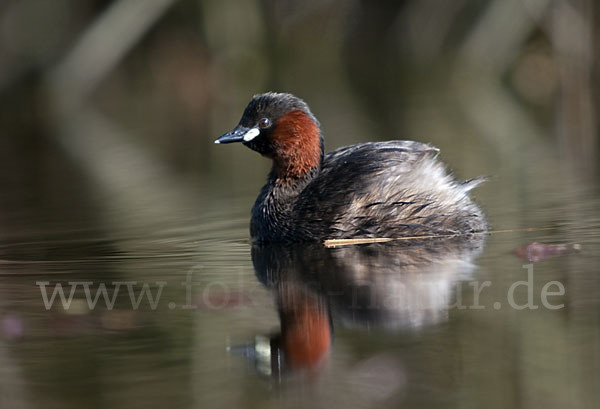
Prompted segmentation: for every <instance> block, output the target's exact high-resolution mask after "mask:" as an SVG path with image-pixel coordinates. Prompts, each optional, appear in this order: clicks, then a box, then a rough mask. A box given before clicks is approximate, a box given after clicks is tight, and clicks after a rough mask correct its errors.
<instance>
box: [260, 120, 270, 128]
mask: <svg viewBox="0 0 600 409" xmlns="http://www.w3.org/2000/svg"><path fill="white" fill-rule="evenodd" d="M258 126H259V127H260V128H261V129H265V128H268V127H270V126H271V120H270V119H269V118H263V119H261V120H260V121H258Z"/></svg>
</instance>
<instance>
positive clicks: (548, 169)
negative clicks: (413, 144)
mask: <svg viewBox="0 0 600 409" xmlns="http://www.w3.org/2000/svg"><path fill="white" fill-rule="evenodd" d="M238 148H240V149H242V148H241V147H238ZM11 149H12V152H13V153H14V152H18V153H19V155H21V156H18V155H17V156H13V155H11V154H10V153H11ZM19 149H20V148H19V147H18V146H17V147H15V145H10V144H9V145H7V146H6V149H4V150H3V153H4V154H5V159H6V160H5V161H4V165H3V166H4V169H3V170H4V171H5V173H3V175H4V176H3V177H4V184H5V187H6V189H5V190H4V191H5V194H3V197H2V202H1V203H2V219H1V221H0V226H1V229H0V230H1V234H0V274H1V275H0V322H1V327H0V403H1V405H0V407H2V408H5V407H6V408H17V407H19V408H37V407H44V408H67V407H73V408H81V407H89V408H92V407H98V408H100V407H110V408H118V407H124V408H136V407H140V408H141V407H144V408H153V407H156V408H163V407H178V408H200V407H212V408H220V407H256V408H259V407H260V408H265V407H267V408H268V407H313V408H331V407H352V408H355V407H356V408H362V407H378V408H379V407H399V406H407V407H427V408H431V407H483V406H485V407H489V408H492V407H493V408H495V407H497V408H506V407H523V408H535V407H546V408H552V407H556V408H564V407H569V408H592V407H595V406H596V404H597V401H598V398H599V395H598V390H597V377H598V374H599V373H600V353H599V351H600V348H599V346H600V320H599V317H600V315H599V311H600V308H599V307H600V276H599V275H598V265H599V261H600V258H599V256H598V254H600V251H599V250H600V218H599V216H598V205H599V204H600V201H599V195H598V191H597V187H596V186H594V185H592V184H589V183H585V182H583V181H582V179H581V178H578V177H577V176H576V175H573V174H571V173H570V172H569V171H565V170H564V169H561V168H560V167H557V166H555V165H554V162H553V161H552V160H551V159H548V158H546V159H545V160H542V159H539V158H541V157H543V156H544V155H543V154H542V153H543V152H540V151H537V150H535V149H532V150H530V151H529V152H525V153H522V154H521V155H520V156H518V157H517V158H516V159H513V161H514V162H513V165H514V164H516V165H514V166H513V165H511V166H506V167H496V168H495V169H496V170H497V172H496V173H495V174H494V178H493V179H492V181H491V182H489V183H488V184H487V185H486V186H483V187H481V188H480V189H478V191H477V192H475V194H474V195H475V197H476V198H477V200H478V201H479V203H481V205H482V207H483V208H484V209H485V212H486V213H487V214H488V216H489V219H490V222H491V224H492V226H493V228H494V229H510V228H525V227H539V228H543V229H541V230H538V231H532V232H513V233H499V234H493V235H490V236H488V237H486V238H483V237H482V238H478V239H473V240H470V241H456V242H447V241H441V242H436V241H433V242H419V243H411V244H402V245H395V246H383V245H376V246H354V247H344V248H338V249H324V248H323V247H320V246H317V247H300V246H297V247H294V248H277V247H267V248H259V247H255V248H252V246H251V244H250V243H249V241H248V232H247V224H248V212H249V208H250V206H251V204H252V202H253V200H254V196H255V194H256V192H257V191H258V189H259V187H260V183H261V182H262V179H263V177H264V175H262V173H263V172H262V169H261V171H260V172H258V171H256V172H255V173H256V174H257V176H256V177H255V176H253V175H252V174H250V175H249V176H246V177H245V182H244V186H243V187H240V188H236V187H235V186H234V185H235V183H234V182H231V181H228V179H227V178H228V176H227V175H225V176H222V175H221V177H222V178H223V180H221V181H219V182H218V183H216V182H215V181H214V180H213V181H210V178H211V175H210V174H209V175H207V176H206V177H205V178H204V179H202V180H189V179H185V178H183V179H178V180H179V181H180V182H181V180H184V182H181V183H180V184H179V185H176V184H170V185H169V188H168V189H167V188H164V189H162V188H161V189H159V188H158V187H157V186H161V185H160V181H159V180H158V179H156V178H153V179H152V183H149V184H147V185H143V186H141V187H140V186H137V190H136V189H134V187H131V186H120V187H118V188H114V189H113V190H110V189H107V188H106V186H108V185H109V183H108V182H110V181H109V180H108V181H107V180H104V181H102V180H99V179H98V178H96V177H94V176H93V175H91V174H89V173H86V172H82V171H81V170H80V169H81V168H79V167H78V166H79V165H77V164H75V163H73V162H71V160H70V159H69V158H68V157H67V156H64V155H63V154H62V153H60V150H58V149H56V148H55V147H46V148H44V149H42V150H40V151H35V152H37V153H36V155H38V156H37V157H36V158H32V157H28V156H27V155H25V157H26V158H29V159H31V160H28V161H25V162H21V161H19V160H15V159H14V157H19V158H22V157H23V156H22V154H23V150H19ZM234 149H235V148H234ZM235 154H236V155H242V154H248V155H252V153H250V152H245V151H240V152H235ZM447 156H449V157H450V158H452V157H456V155H455V154H453V153H452V152H450V154H449V155H447ZM447 156H445V155H442V157H443V158H446V157H447ZM11 157H12V158H13V159H11ZM532 158H536V160H535V161H534V160H530V159H532ZM34 159H35V160H34ZM454 165H455V167H454V169H455V170H456V171H457V173H459V174H464V172H463V170H462V169H461V168H460V167H459V166H460V163H459V161H457V163H454ZM236 166H242V167H243V166H244V165H243V164H236ZM248 166H251V165H248ZM515 172H520V176H519V177H515V175H514V173H515ZM515 180H518V181H520V182H521V183H520V184H519V185H518V186H515V183H514V181H515ZM181 186H183V189H181ZM6 192H8V194H7V193H6ZM533 241H537V242H542V243H547V244H560V243H566V244H579V245H580V246H581V251H580V252H568V253H567V254H562V255H559V256H554V257H549V258H547V259H545V260H542V261H539V262H537V263H534V264H532V267H531V268H532V270H531V276H528V270H527V268H526V267H524V265H527V264H530V263H529V262H528V261H526V260H522V259H519V258H517V257H516V256H515V255H514V254H513V253H512V251H513V250H514V249H515V248H516V247H519V246H521V245H524V244H527V243H530V242H533ZM528 280H529V283H527V285H525V284H524V283H521V285H517V286H516V287H515V288H514V289H513V290H512V291H511V287H513V286H515V283H517V282H519V281H521V282H523V281H524V282H527V281H528ZM552 281H555V282H558V283H560V286H559V284H556V283H555V284H553V285H552V286H551V287H549V288H546V291H547V292H560V291H559V287H562V288H564V294H562V295H547V296H546V301H547V303H548V305H550V307H553V308H556V309H550V308H547V307H545V306H544V305H543V304H542V292H543V289H544V287H545V286H546V285H547V284H548V283H549V282H552ZM486 283H487V284H486ZM58 284H61V286H62V288H63V289H64V291H65V296H66V297H67V298H68V296H69V292H70V291H71V288H73V285H74V288H75V289H74V290H73V299H72V301H71V304H70V306H69V308H64V307H63V305H62V304H61V301H60V298H58V296H57V298H56V299H55V300H54V303H53V306H52V307H50V308H48V309H47V308H46V305H45V301H44V297H43V293H44V291H47V296H48V297H50V296H51V295H52V291H54V290H55V289H56V286H57V285H58ZM86 285H87V286H88V291H89V294H90V295H91V296H92V297H93V296H95V295H96V291H98V289H99V288H100V287H102V286H103V285H104V286H105V287H106V289H107V294H108V295H109V297H108V298H109V300H107V299H105V298H103V297H102V296H100V298H99V299H98V300H97V303H96V305H95V306H94V308H90V307H89V302H88V301H87V299H86V290H85V286H86ZM144 285H146V286H147V290H149V291H150V293H151V295H152V296H153V298H152V300H149V299H148V297H147V294H145V295H144V296H143V298H141V299H138V297H140V294H141V292H142V291H143V288H144ZM475 288H480V291H479V292H478V293H477V294H476V291H475ZM44 289H45V290H44ZM159 290H160V291H161V292H160V294H159ZM529 291H531V296H532V298H531V300H528V296H529ZM113 294H116V295H115V298H114V300H113V299H112V296H113ZM511 294H512V295H511ZM159 295H160V296H159ZM509 297H512V302H513V303H514V304H515V305H516V306H517V307H519V306H524V305H526V304H527V303H528V302H530V303H531V304H530V306H531V305H535V306H537V307H538V308H537V309H531V308H529V307H527V308H525V309H522V310H521V309H517V308H514V307H511V306H510V302H509V301H510V300H509ZM46 302H50V300H49V299H47V300H46ZM107 302H114V304H113V305H112V308H109V307H108V304H107ZM137 303H139V305H137V306H136V304H137ZM153 303H154V304H153ZM282 328H283V333H282ZM303 348H304V350H303ZM311 348H312V349H311Z"/></svg>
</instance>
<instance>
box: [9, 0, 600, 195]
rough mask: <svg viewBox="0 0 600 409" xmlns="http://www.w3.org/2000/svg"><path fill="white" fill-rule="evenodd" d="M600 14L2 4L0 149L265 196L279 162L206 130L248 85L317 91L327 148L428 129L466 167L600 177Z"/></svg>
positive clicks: (430, 138)
mask: <svg viewBox="0 0 600 409" xmlns="http://www.w3.org/2000/svg"><path fill="white" fill-rule="evenodd" d="M599 10H600V7H598V6H596V5H595V3H594V2H593V1H592V0H571V1H562V0H557V1H553V0H496V1H494V0H489V1H486V0H471V1H467V0H455V1H444V2H440V1H436V0H418V1H417V0H404V1H360V0H350V1H348V0H344V1H342V0H319V1H317V0H308V1H303V2H296V1H289V0H283V1H282V0H278V1H275V0H230V1H228V2H226V3H223V2H221V1H217V0H114V1H108V0H3V1H2V3H1V4H0V61H1V63H0V130H1V132H2V141H0V148H1V149H0V150H1V153H0V159H1V160H2V161H3V162H4V164H5V166H6V165H7V164H11V169H12V170H11V173H13V174H14V175H15V176H14V177H12V178H8V179H9V182H11V181H12V183H13V185H21V186H22V185H23V184H26V185H27V184H29V185H35V184H36V183H38V182H35V183H34V182H32V181H39V179H40V178H45V177H48V174H51V173H52V170H51V169H53V168H54V167H56V166H62V165H59V164H57V162H62V161H63V160H65V161H69V163H71V162H73V163H75V164H76V166H77V167H78V168H80V167H82V168H83V169H85V174H91V175H92V177H93V178H95V180H100V181H101V183H102V184H103V185H104V186H106V187H108V189H109V191H111V190H110V189H117V190H112V191H113V192H114V193H118V192H122V191H123V189H125V190H126V188H127V187H129V186H132V185H138V184H140V183H142V182H144V183H146V182H148V181H149V180H150V181H151V183H152V184H153V185H155V188H156V189H157V190H161V186H160V180H161V177H159V175H162V176H164V175H167V174H168V175H169V176H168V178H167V179H165V180H164V182H165V183H164V186H170V185H172V182H173V177H174V178H175V179H176V180H187V181H189V180H191V181H192V184H200V185H204V186H208V187H210V186H222V185H223V182H226V183H227V186H228V187H229V188H231V189H232V191H233V192H236V191H237V190H242V191H246V190H249V189H251V190H252V191H255V190H256V187H257V186H258V185H259V184H260V183H261V182H262V180H263V179H264V175H265V172H266V170H267V169H268V167H269V164H268V163H267V161H265V160H264V159H262V158H260V157H258V156H257V155H252V154H250V153H248V152H246V151H245V150H243V149H235V148H223V147H218V146H213V144H212V141H213V140H214V139H215V138H216V137H217V136H218V135H220V134H221V133H223V132H225V131H226V130H228V129H229V128H231V127H232V126H233V125H235V124H236V123H237V121H238V119H239V116H240V115H241V112H242V109H243V108H244V106H245V104H246V102H247V101H248V100H249V98H250V97H251V95H252V94H254V93H258V92H264V91H267V90H278V91H288V92H293V93H296V94H297V95H299V96H301V97H303V98H304V99H305V100H306V101H307V102H308V103H309V105H310V106H311V107H312V109H313V111H314V112H315V114H316V115H317V117H318V118H319V119H320V120H321V122H322V126H323V130H324V133H325V137H326V148H327V149H328V150H331V149H333V148H335V147H338V146H342V145H345V144H349V143H355V142H359V141H366V140H377V139H382V140H383V139H416V140H420V141H424V142H431V143H433V144H435V145H437V146H439V147H440V148H441V149H442V152H443V156H444V158H445V160H446V161H447V162H448V163H450V164H454V166H456V167H458V168H459V172H458V173H459V176H460V177H465V178H466V177H470V176H474V175H477V174H488V173H492V174H494V173H497V172H498V171H499V169H507V168H510V167H511V166H512V167H514V166H515V164H516V163H523V160H524V158H525V161H527V160H531V161H538V160H546V161H549V163H553V162H556V163H557V168H559V169H560V171H561V172H567V173H569V172H573V175H574V177H575V178H577V179H586V180H589V181H594V182H595V181H596V179H597V175H598V167H597V157H598V152H599V147H598V130H597V125H596V117H597V113H598V105H597V104H596V103H595V100H596V99H597V93H596V89H598V88H597V87H596V86H595V84H596V79H597V76H598V66H597V64H596V53H597V49H598V47H597V43H598V42H597V41H596V40H597V38H598V31H597V29H596V28H597V24H596V22H597V21H598V20H599V18H600V12H599ZM532 147H535V152H537V153H536V154H530V153H524V152H531V148H532ZM48 152H50V153H48ZM16 175H21V176H16ZM28 175H29V176H28ZM174 175H175V176H174ZM206 175H209V177H205V176H206ZM513 176H514V179H513V180H509V181H508V182H507V183H508V184H511V185H512V186H513V187H515V192H517V191H518V188H517V187H516V186H518V184H519V183H520V179H521V178H522V174H520V173H516V172H515V173H514V175H513ZM42 184H49V185H58V184H60V183H59V181H57V180H54V181H50V182H49V183H43V182H42ZM10 186H11V185H10V184H9V185H6V186H5V190H6V189H10V188H11V187H10ZM64 188H68V187H64ZM53 189H55V188H53ZM56 189H60V188H56ZM515 194H516V193H515Z"/></svg>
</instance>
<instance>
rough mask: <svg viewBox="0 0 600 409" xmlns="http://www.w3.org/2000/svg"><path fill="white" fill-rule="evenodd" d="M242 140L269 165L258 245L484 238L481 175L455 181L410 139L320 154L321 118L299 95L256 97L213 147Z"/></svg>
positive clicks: (259, 207)
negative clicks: (477, 193)
mask: <svg viewBox="0 0 600 409" xmlns="http://www.w3.org/2000/svg"><path fill="white" fill-rule="evenodd" d="M232 142H242V143H243V144H244V145H246V146H247V147H249V148H250V149H252V150H254V151H256V152H258V153H260V154H261V155H263V156H266V157H268V158H270V159H272V160H273V167H272V169H271V172H270V173H269V177H268V179H267V184H266V185H265V186H264V187H263V188H262V190H261V192H260V194H259V195H258V198H257V199H256V203H255V204H254V207H253V208H252V219H251V222H250V234H251V236H252V239H253V240H255V241H258V242H301V241H316V240H325V239H338V238H373V237H401V236H418V235H432V234H436V235H437V234H456V233H472V232H479V231H485V230H486V228H487V225H486V221H485V218H484V216H483V213H482V212H481V210H480V209H479V207H477V205H476V204H475V203H473V201H472V200H471V199H470V198H469V196H468V192H469V191H470V190H471V189H473V188H474V187H476V186H477V185H478V184H480V183H481V182H482V181H483V180H484V179H483V178H474V179H470V180H468V181H466V182H462V183H459V182H457V181H455V180H454V178H453V177H452V176H450V175H449V174H448V172H447V171H446V169H445V168H444V166H443V165H442V164H441V163H440V162H439V161H438V160H437V159H436V158H437V156H438V153H439V150H438V149H437V148H435V147H433V146H431V145H427V144H424V143H420V142H414V141H388V142H368V143H361V144H357V145H351V146H347V147H344V148H340V149H337V150H335V151H333V152H331V153H329V154H327V155H324V153H323V136H322V135H321V130H320V124H319V121H317V119H316V118H315V116H314V115H313V114H312V113H311V111H310V109H309V108H308V105H307V104H306V103H305V102H304V101H303V100H301V99H300V98H298V97H296V96H294V95H291V94H285V93H272V92H269V93H266V94H260V95H256V96H254V97H253V98H252V100H251V101H250V103H249V104H248V106H247V107H246V109H245V110H244V114H243V115H242V119H241V120H240V122H239V124H238V125H237V127H236V128H235V129H234V130H232V131H231V132H228V133H226V134H224V135H223V136H221V137H220V138H219V139H217V140H216V141H215V143H219V144H220V143H232Z"/></svg>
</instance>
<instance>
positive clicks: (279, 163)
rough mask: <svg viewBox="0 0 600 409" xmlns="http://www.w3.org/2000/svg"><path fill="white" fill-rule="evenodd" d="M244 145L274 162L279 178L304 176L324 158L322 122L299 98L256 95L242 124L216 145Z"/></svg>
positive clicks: (217, 141)
mask: <svg viewBox="0 0 600 409" xmlns="http://www.w3.org/2000/svg"><path fill="white" fill-rule="evenodd" d="M232 142H242V143H243V144H244V145H246V146H247V147H249V148H250V149H252V150H254V151H256V152H258V153H260V154H261V155H264V156H266V157H268V158H271V159H273V171H274V173H275V175H276V176H277V177H280V178H284V179H285V178H287V177H302V176H303V175H305V174H306V173H308V172H309V171H310V170H311V169H314V168H318V167H319V166H320V164H321V160H322V158H323V139H322V137H321V131H320V125H319V121H317V119H316V118H315V116H314V115H313V114H312V112H310V109H309V107H308V105H307V104H306V103H305V102H304V101H303V100H301V99H300V98H298V97H296V96H294V95H292V94H285V93H274V92H268V93H266V94H259V95H255V96H254V97H253V98H252V100H251V101H250V103H249V104H248V106H247V107H246V109H245V110H244V114H243V115H242V119H240V122H239V124H238V125H237V126H236V127H235V128H234V129H233V130H232V131H230V132H228V133H226V134H224V135H223V136H221V137H220V138H219V139H217V140H216V141H215V143H218V144H222V143H232Z"/></svg>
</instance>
